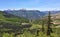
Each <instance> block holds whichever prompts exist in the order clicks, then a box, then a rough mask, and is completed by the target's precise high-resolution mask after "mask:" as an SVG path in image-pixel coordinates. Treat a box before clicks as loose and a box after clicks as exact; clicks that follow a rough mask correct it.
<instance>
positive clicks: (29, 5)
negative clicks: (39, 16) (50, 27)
mask: <svg viewBox="0 0 60 37" xmlns="http://www.w3.org/2000/svg"><path fill="white" fill-rule="evenodd" d="M6 9H28V10H33V9H34V10H42V11H45V10H60V0H0V10H6Z"/></svg>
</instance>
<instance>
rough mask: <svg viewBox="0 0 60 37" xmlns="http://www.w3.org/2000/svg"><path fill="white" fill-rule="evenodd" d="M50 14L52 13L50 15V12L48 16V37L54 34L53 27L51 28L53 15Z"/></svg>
mask: <svg viewBox="0 0 60 37" xmlns="http://www.w3.org/2000/svg"><path fill="white" fill-rule="evenodd" d="M50 14H51V13H50V11H49V14H48V23H47V24H48V25H47V35H50V33H51V32H53V31H52V27H51V24H52V23H51V21H52V20H51V15H50Z"/></svg>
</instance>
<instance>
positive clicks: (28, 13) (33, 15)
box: [4, 9, 60, 19]
mask: <svg viewBox="0 0 60 37" xmlns="http://www.w3.org/2000/svg"><path fill="white" fill-rule="evenodd" d="M4 12H5V13H8V14H12V15H14V16H18V17H24V18H28V19H40V18H41V17H42V16H45V15H47V14H48V12H49V11H39V10H23V9H22V10H4ZM50 12H51V14H58V13H60V11H50Z"/></svg>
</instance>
